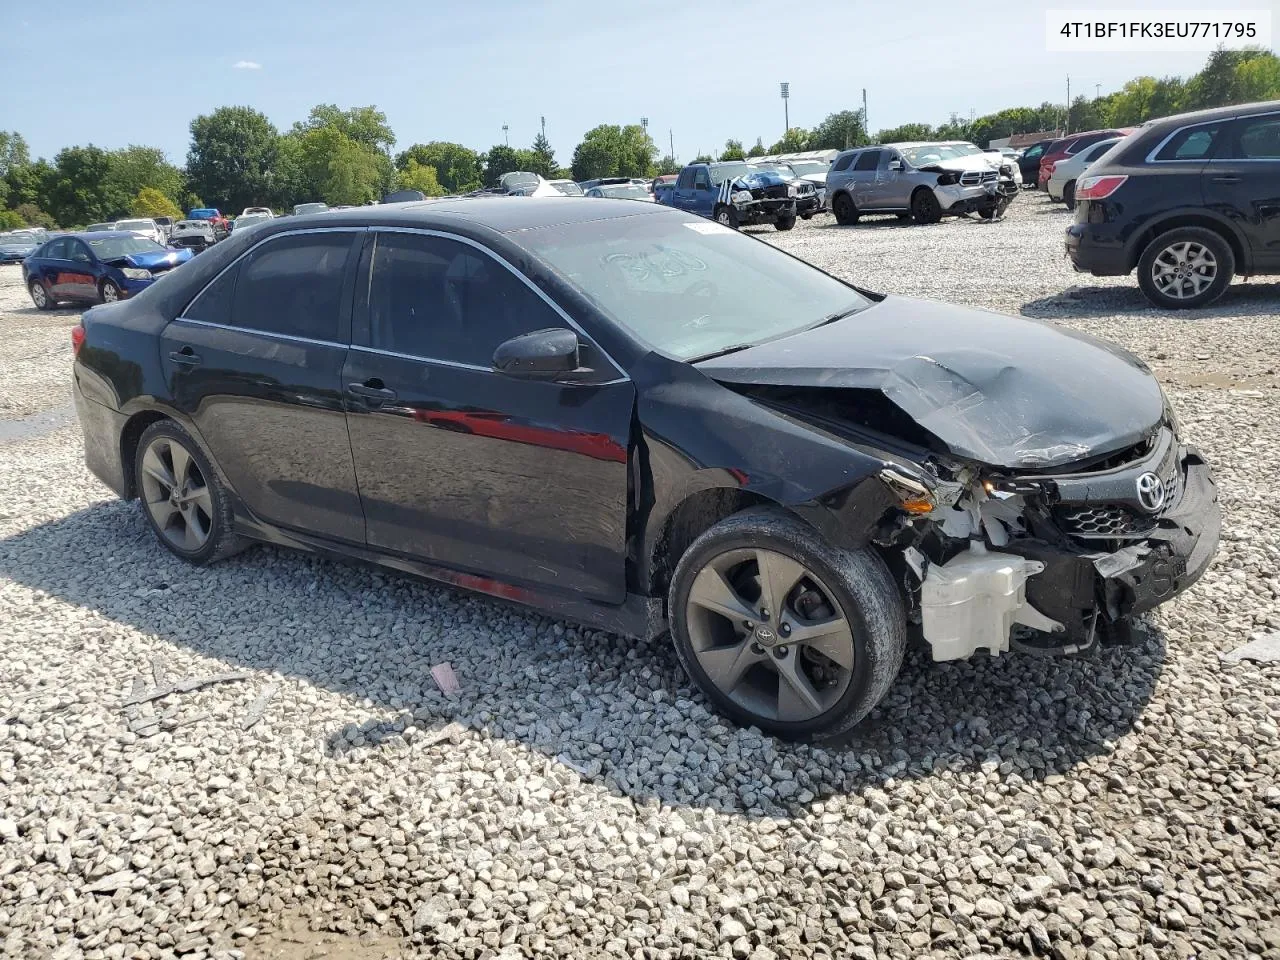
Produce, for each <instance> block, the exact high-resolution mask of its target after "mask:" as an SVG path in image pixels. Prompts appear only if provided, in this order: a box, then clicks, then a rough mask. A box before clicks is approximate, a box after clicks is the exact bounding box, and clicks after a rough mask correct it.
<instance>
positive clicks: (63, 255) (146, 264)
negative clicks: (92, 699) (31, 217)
mask: <svg viewBox="0 0 1280 960" xmlns="http://www.w3.org/2000/svg"><path fill="white" fill-rule="evenodd" d="M191 256H192V254H191V251H189V250H168V249H166V248H164V247H162V246H160V244H158V243H156V242H155V241H154V240H146V239H144V238H142V237H139V236H137V235H136V234H132V233H123V232H116V231H109V232H105V233H72V234H66V235H64V236H61V237H55V238H54V239H52V240H50V241H48V242H47V243H45V244H44V245H43V246H41V247H40V249H39V250H37V251H36V252H35V253H33V254H31V256H29V257H28V258H27V259H26V260H24V261H23V262H22V283H23V285H24V286H25V287H26V288H27V292H28V293H29V294H31V302H32V303H34V304H35V305H36V306H37V307H38V308H39V309H41V310H52V309H53V308H54V307H56V306H57V305H58V303H59V302H61V301H63V300H74V301H78V302H81V303H114V302H115V301H117V300H124V299H126V298H128V297H131V296H133V295H134V294H137V293H141V292H142V291H143V290H145V289H146V288H147V287H149V286H151V284H152V283H154V282H155V281H156V279H157V278H158V277H160V276H162V275H163V274H164V273H165V272H167V271H169V270H172V269H173V268H174V267H177V266H180V265H181V264H184V263H186V262H187V261H188V260H190V259H191Z"/></svg>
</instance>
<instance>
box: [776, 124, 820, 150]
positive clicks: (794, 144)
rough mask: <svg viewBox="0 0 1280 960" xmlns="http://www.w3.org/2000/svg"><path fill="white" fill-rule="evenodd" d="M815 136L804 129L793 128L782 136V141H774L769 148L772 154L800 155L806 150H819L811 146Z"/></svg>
mask: <svg viewBox="0 0 1280 960" xmlns="http://www.w3.org/2000/svg"><path fill="white" fill-rule="evenodd" d="M812 137H813V135H812V134H811V133H809V131H808V130H806V129H804V127H791V128H790V129H789V130H787V132H786V133H784V134H783V135H782V139H781V140H776V141H774V144H773V146H771V147H770V148H769V152H770V153H800V152H802V151H804V150H811V149H817V148H815V147H812V146H810V140H811V139H812Z"/></svg>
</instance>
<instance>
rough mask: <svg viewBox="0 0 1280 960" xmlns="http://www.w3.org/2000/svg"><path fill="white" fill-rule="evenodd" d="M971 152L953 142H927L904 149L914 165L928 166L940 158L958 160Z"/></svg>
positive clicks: (908, 160)
mask: <svg viewBox="0 0 1280 960" xmlns="http://www.w3.org/2000/svg"><path fill="white" fill-rule="evenodd" d="M974 150H975V151H976V150H977V148H976V147H975V148H974ZM971 152H973V151H969V150H965V149H964V148H963V147H957V146H953V145H951V144H943V143H927V144H925V145H924V146H920V147H907V148H906V149H904V150H903V151H902V155H903V157H905V158H906V161H907V163H909V164H911V165H912V166H913V167H927V166H928V165H929V164H931V163H937V162H939V161H940V160H958V159H959V158H960V157H967V156H968V155H969V154H970V153H971ZM977 152H979V153H980V152H981V151H977Z"/></svg>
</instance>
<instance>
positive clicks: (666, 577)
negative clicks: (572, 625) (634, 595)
mask: <svg viewBox="0 0 1280 960" xmlns="http://www.w3.org/2000/svg"><path fill="white" fill-rule="evenodd" d="M769 506H771V507H781V504H779V503H778V502H777V501H775V500H770V499H769V498H768V497H765V496H763V495H761V494H759V493H756V492H755V491H752V490H744V489H743V488H741V487H708V488H704V489H701V490H695V491H694V492H692V493H690V494H689V495H688V496H686V497H685V498H684V499H683V500H681V501H679V502H678V503H677V504H676V505H675V506H674V507H673V508H672V509H671V510H670V511H669V512H668V513H667V515H666V517H665V518H664V519H663V521H662V524H661V526H660V527H659V532H658V535H657V536H656V537H653V538H652V540H651V541H650V543H649V544H648V545H647V548H646V551H645V557H644V560H645V564H646V566H645V569H644V570H643V571H642V575H641V583H642V584H643V586H644V587H645V589H646V592H647V593H648V595H649V596H651V597H665V596H666V595H667V588H668V587H669V586H670V585H671V575H672V573H674V572H675V568H676V564H677V563H679V562H680V558H681V557H682V556H683V555H684V552H685V551H686V550H687V549H689V545H690V544H691V543H693V541H694V540H696V539H698V537H699V536H701V535H702V533H703V532H704V531H706V530H708V529H710V528H711V527H713V526H715V525H716V524H717V523H719V522H720V521H721V520H723V519H724V518H725V517H730V516H733V514H735V513H740V512H742V511H743V510H747V509H749V508H751V507H769Z"/></svg>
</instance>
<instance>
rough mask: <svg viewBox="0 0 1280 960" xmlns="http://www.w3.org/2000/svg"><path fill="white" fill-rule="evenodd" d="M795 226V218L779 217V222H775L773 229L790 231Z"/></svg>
mask: <svg viewBox="0 0 1280 960" xmlns="http://www.w3.org/2000/svg"><path fill="white" fill-rule="evenodd" d="M795 225H796V218H795V217H779V218H778V219H777V220H775V221H773V229H775V230H790V229H791V228H792V227H794V226H795Z"/></svg>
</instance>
